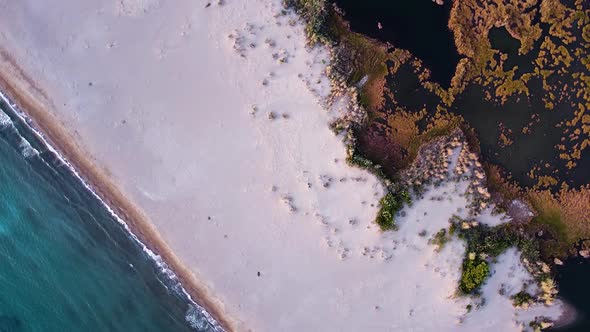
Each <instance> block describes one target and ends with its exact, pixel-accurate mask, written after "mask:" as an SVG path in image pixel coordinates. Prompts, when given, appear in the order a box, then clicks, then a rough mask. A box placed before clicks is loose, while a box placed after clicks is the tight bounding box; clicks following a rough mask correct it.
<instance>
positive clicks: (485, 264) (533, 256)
mask: <svg viewBox="0 0 590 332" xmlns="http://www.w3.org/2000/svg"><path fill="white" fill-rule="evenodd" d="M451 230H452V233H454V234H457V236H458V237H459V238H460V239H463V240H465V242H466V244H467V250H466V252H465V257H464V259H463V265H462V274H461V280H460V283H459V291H460V293H461V294H464V295H468V294H478V293H479V290H480V287H481V286H482V285H483V284H484V283H485V281H486V280H487V278H488V277H489V264H490V263H491V262H492V261H493V260H494V259H495V258H496V257H498V256H499V255H500V254H502V253H503V252H504V251H506V250H507V249H508V248H511V247H516V248H518V250H520V252H521V255H522V256H521V257H522V259H523V261H524V262H530V264H528V263H526V264H525V265H526V267H527V268H528V269H529V272H531V274H532V275H533V276H534V277H535V278H536V280H537V281H538V282H539V283H540V282H542V281H543V280H546V278H547V277H549V271H544V270H543V264H541V263H540V262H541V260H540V251H539V245H538V242H537V241H535V240H534V239H533V238H532V236H531V235H529V234H528V233H527V232H525V231H524V230H523V229H522V228H520V227H519V226H518V225H516V224H502V225H498V226H495V227H490V226H487V225H481V224H477V223H474V222H469V221H465V220H461V219H460V218H459V217H457V216H453V218H451V229H450V231H449V233H451Z"/></svg>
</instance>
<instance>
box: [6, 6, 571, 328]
mask: <svg viewBox="0 0 590 332" xmlns="http://www.w3.org/2000/svg"><path fill="white" fill-rule="evenodd" d="M220 3H221V4H220ZM0 18H1V19H0V47H1V48H2V50H3V61H0V72H1V73H2V75H1V76H2V77H3V79H4V80H6V81H11V82H12V84H15V86H20V87H23V88H24V87H26V86H27V84H33V83H31V82H34V85H36V87H37V90H36V91H32V92H31V93H32V95H31V96H32V98H40V99H45V98H46V99H45V102H43V104H44V106H45V107H46V109H47V111H48V112H51V114H52V115H54V116H55V118H57V119H58V120H59V122H60V123H61V125H62V127H63V128H64V129H65V131H66V132H67V134H68V135H69V137H70V139H71V141H72V142H74V143H75V144H76V145H77V146H78V147H80V148H81V149H82V150H84V151H86V152H87V153H88V158H89V160H91V161H92V162H93V163H94V164H95V165H97V166H98V168H99V170H101V172H102V173H104V174H106V175H107V176H108V177H109V178H110V179H112V180H113V181H114V182H115V183H117V184H118V187H119V189H120V190H121V191H122V192H123V193H124V194H125V196H126V197H127V198H128V200H129V201H130V202H131V203H132V204H134V205H135V206H137V207H138V208H139V209H140V210H141V211H143V213H145V215H146V216H147V217H148V218H149V221H150V222H152V223H153V225H155V228H156V229H157V231H158V232H159V234H160V235H161V237H162V239H163V240H164V241H165V242H166V243H167V244H168V246H169V247H170V248H171V249H172V251H173V252H174V253H175V254H176V255H177V257H178V258H179V259H180V261H181V262H182V263H183V264H184V265H185V266H186V267H187V268H188V269H190V271H192V272H193V273H194V274H195V275H196V279H197V280H198V282H199V283H200V285H202V286H203V287H204V288H206V289H207V290H208V292H205V293H206V295H205V293H202V295H203V296H208V297H211V301H210V303H208V305H207V304H206V305H205V306H206V307H208V308H212V309H216V310H215V312H214V314H215V315H217V317H218V318H219V316H220V315H223V316H224V317H226V318H227V319H228V321H229V322H228V323H227V324H226V327H227V328H229V329H234V330H236V331H248V330H252V331H410V330H413V331H433V330H436V331H459V330H464V331H518V330H519V324H521V323H526V322H528V321H530V320H532V319H533V318H534V317H535V316H538V315H543V316H547V317H552V318H556V317H557V316H559V314H560V303H559V302H557V303H556V305H554V306H552V307H546V306H534V307H532V308H530V309H529V310H523V309H515V308H513V307H512V303H511V300H510V299H509V296H510V295H512V294H515V293H517V292H519V291H520V290H521V286H522V284H523V282H524V281H526V280H530V279H531V277H530V275H529V274H528V273H527V272H526V270H525V269H524V268H523V266H522V264H521V263H520V260H519V254H518V253H517V252H516V251H515V250H509V251H508V252H506V253H504V254H502V255H501V256H500V257H499V258H498V262H497V263H496V264H493V265H492V270H493V271H494V273H493V275H492V277H491V278H490V279H489V282H488V283H487V284H486V285H485V286H484V288H483V297H484V298H485V299H486V301H485V302H486V303H485V305H483V306H481V307H480V308H476V307H477V306H476V305H475V304H476V303H478V301H479V300H477V299H470V298H461V297H457V296H456V295H455V291H456V287H457V284H458V278H459V276H460V266H461V261H462V258H463V255H464V246H463V243H462V242H461V241H459V240H454V241H452V242H451V243H449V244H447V246H445V248H444V249H443V250H442V251H441V252H436V251H435V247H434V246H433V245H431V244H428V239H429V238H430V237H431V236H432V235H433V234H434V233H436V232H437V231H438V230H440V229H441V228H444V227H448V226H449V222H448V220H449V218H450V217H451V216H452V215H453V214H457V215H462V214H463V215H464V214H465V213H467V212H466V211H467V209H465V206H466V205H467V204H468V202H467V198H465V197H464V196H463V195H462V194H463V193H464V192H465V189H466V186H467V184H468V183H467V182H454V181H447V182H444V183H443V185H441V186H440V187H437V188H431V189H430V190H428V191H427V192H426V194H425V197H424V198H423V199H421V200H417V201H415V203H414V204H413V206H412V207H411V208H407V209H405V210H404V214H405V216H399V217H398V218H397V223H398V225H399V230H398V231H397V232H386V233H381V232H380V231H379V230H378V227H377V226H376V225H374V224H373V223H372V220H373V219H374V216H375V213H376V211H377V203H378V200H379V199H380V197H381V196H382V194H383V188H382V186H381V185H380V183H379V181H378V180H377V179H376V178H375V177H374V176H372V175H370V174H369V173H367V172H365V171H362V170H359V169H355V168H351V167H349V166H347V164H346V163H345V158H346V151H345V147H344V145H343V143H342V141H341V138H340V137H337V136H335V135H334V134H333V133H332V132H331V131H330V130H329V128H328V124H329V122H330V121H331V120H333V119H335V118H336V117H338V116H342V115H343V113H344V111H345V108H346V107H344V106H343V105H345V103H344V102H340V103H337V105H339V106H333V107H326V98H327V97H328V95H329V94H330V85H329V81H328V79H327V78H326V77H325V74H324V71H325V68H326V66H327V64H328V63H329V54H328V51H327V50H326V49H324V48H320V47H318V48H315V49H313V50H310V49H308V48H306V45H305V38H304V34H303V26H302V25H301V23H300V22H299V21H298V20H297V18H296V17H295V16H294V15H293V14H292V13H287V14H285V13H284V12H283V8H282V7H281V2H280V0H226V1H217V0H216V1H211V4H210V6H209V5H208V2H207V1H201V0H192V1H188V0H178V1H160V0H143V1H140V0H117V1H114V0H92V1H77V0H63V1H59V2H57V3H56V2H42V1H36V0H20V1H8V0H0ZM8 58H12V59H14V60H15V61H16V62H17V65H18V66H20V67H21V68H22V69H23V71H24V73H25V74H26V75H27V76H28V77H30V78H31V81H29V82H26V80H24V79H23V78H22V77H21V79H19V77H18V75H7V73H11V71H10V70H14V64H11V63H10V62H8V61H7V60H8ZM16 99H18V98H16ZM25 111H26V109H25ZM32 115H33V114H32ZM33 116H34V115H33ZM35 119H37V120H38V117H35ZM44 121H50V119H45V120H44ZM38 122H39V123H38V125H39V126H40V127H41V128H44V127H47V126H48V124H47V123H42V122H43V121H39V120H38ZM54 136H55V135H54ZM54 139H55V137H54ZM58 145H59V144H58ZM64 153H65V154H66V156H67V155H68V151H64ZM69 153H71V152H69ZM453 162H455V163H456V160H455V161H453V160H451V165H453ZM450 169H451V170H452V166H451V167H450ZM83 173H84V172H83ZM94 184H95V185H96V186H99V187H100V185H101V184H100V183H94ZM108 191H109V190H108V189H105V190H104V192H105V195H107V196H108ZM115 201H116V200H115ZM484 215H485V216H484V219H485V220H482V222H485V223H487V224H491V225H495V224H498V223H501V222H503V221H504V220H502V219H501V218H502V216H493V215H491V213H489V211H487V212H486V213H485V214H484ZM132 217H133V216H132V215H131V216H129V218H132ZM424 230H425V231H426V235H425V236H420V235H419V233H421V232H423V231H424ZM196 288H199V287H196ZM500 288H504V289H505V290H506V293H505V294H504V295H500V294H499V293H498V291H499V289H500ZM470 303H473V305H474V309H473V310H472V311H471V312H470V313H467V309H466V307H467V305H468V304H470ZM230 325H231V326H230Z"/></svg>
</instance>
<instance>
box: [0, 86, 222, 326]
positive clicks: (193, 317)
mask: <svg viewBox="0 0 590 332" xmlns="http://www.w3.org/2000/svg"><path fill="white" fill-rule="evenodd" d="M0 99H1V100H3V101H4V102H5V103H6V104H7V105H8V107H9V108H10V110H11V111H12V112H14V114H16V115H17V116H18V117H19V118H20V119H21V120H23V122H24V123H25V124H26V125H27V127H28V128H29V129H30V130H31V131H32V132H33V133H34V134H35V135H36V136H37V138H39V139H40V140H41V142H43V144H44V145H45V146H46V147H47V149H48V150H49V151H50V152H51V153H52V154H53V155H54V156H55V157H57V158H58V159H59V161H60V162H61V163H62V164H64V165H65V166H66V167H67V168H68V169H69V170H70V171H71V172H72V174H73V175H74V176H75V177H76V178H77V179H78V180H79V181H80V183H82V185H83V186H84V187H85V188H86V189H87V190H89V191H90V193H92V195H93V196H94V197H95V198H96V199H97V200H98V201H100V203H101V204H102V206H103V207H104V208H105V209H106V210H107V211H108V212H109V214H110V215H111V216H113V218H114V219H115V220H117V222H118V223H119V224H121V225H122V226H123V228H125V230H126V231H127V234H129V236H130V237H131V239H133V240H134V241H136V243H138V244H139V245H140V247H141V248H142V250H143V251H144V252H145V253H146V254H147V255H148V256H149V257H150V258H151V259H152V260H153V261H154V262H155V263H156V266H157V267H158V269H159V271H160V272H161V273H162V275H164V276H165V277H166V278H167V279H168V282H169V283H171V284H172V285H174V286H173V290H174V291H176V292H177V293H178V294H179V295H182V296H184V297H186V298H187V300H188V301H189V302H190V304H189V306H188V309H187V311H186V315H185V319H186V321H187V322H188V323H189V325H190V326H191V327H193V328H197V329H203V328H200V326H204V327H206V326H207V324H209V325H210V326H211V328H212V330H213V331H215V332H222V331H224V330H223V328H222V327H221V326H220V325H219V323H217V321H215V319H214V318H213V316H211V314H210V313H209V312H207V311H206V310H205V309H204V308H203V307H201V306H200V305H199V304H197V302H195V300H194V299H193V298H192V297H191V295H190V294H189V293H188V292H187V291H186V289H185V288H184V287H183V286H182V284H181V282H180V280H179V279H178V276H177V275H176V274H175V273H174V271H172V269H171V268H170V266H169V265H168V264H167V263H166V262H165V261H164V260H163V259H162V257H161V256H160V255H158V254H156V253H155V252H154V251H153V250H151V249H150V248H148V247H147V246H146V245H145V244H144V243H143V242H141V240H140V239H139V238H138V237H137V235H135V234H134V233H133V232H132V231H131V229H130V228H129V225H128V224H127V223H126V222H125V221H124V220H123V218H121V217H120V216H119V215H118V214H117V213H116V212H115V211H114V210H113V208H111V207H110V206H109V205H108V204H107V203H106V202H105V201H104V200H103V199H102V198H101V197H100V196H99V195H98V194H97V193H96V191H95V190H94V189H93V188H92V186H91V185H90V184H89V183H88V182H87V181H86V180H85V179H84V178H83V177H82V176H81V175H80V173H78V171H77V170H76V169H75V168H74V166H73V165H72V164H71V163H70V162H69V161H67V159H66V158H65V157H64V156H63V155H62V154H61V153H59V152H58V151H57V149H55V148H54V147H53V146H52V145H51V144H50V143H49V141H48V139H46V138H45V136H44V135H43V133H41V132H40V131H39V130H37V128H35V127H34V126H33V125H32V123H33V122H32V121H31V119H30V118H29V117H28V116H27V115H26V114H25V113H24V112H23V111H21V110H20V109H19V108H18V106H17V105H16V104H14V103H12V102H11V101H10V99H8V97H7V96H6V95H5V94H4V93H3V92H2V91H0ZM8 125H13V126H14V123H13V122H12V120H11V119H10V117H9V116H8V115H7V114H6V113H4V112H3V111H1V110H0V126H8ZM23 141H25V142H26V144H28V146H29V147H30V148H31V149H33V150H35V151H36V152H37V153H38V151H37V150H36V149H34V148H33V147H31V145H30V143H29V142H27V141H26V140H24V139H23ZM22 144H23V143H22V141H21V146H22ZM23 154H24V149H23ZM25 157H26V156H25ZM160 282H161V283H162V285H163V286H164V287H166V288H167V289H170V288H169V285H167V284H166V282H165V281H162V280H160ZM198 314H201V315H202V316H203V317H204V319H205V321H206V323H204V321H203V320H199V318H198Z"/></svg>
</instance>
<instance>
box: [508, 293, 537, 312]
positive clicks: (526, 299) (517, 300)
mask: <svg viewBox="0 0 590 332" xmlns="http://www.w3.org/2000/svg"><path fill="white" fill-rule="evenodd" d="M510 298H511V299H512V305H514V306H515V307H517V308H518V307H523V306H527V305H529V304H531V303H533V302H534V299H533V297H532V296H531V295H530V294H529V293H527V292H525V291H523V290H522V291H520V292H518V293H516V294H514V295H512V296H511V297H510Z"/></svg>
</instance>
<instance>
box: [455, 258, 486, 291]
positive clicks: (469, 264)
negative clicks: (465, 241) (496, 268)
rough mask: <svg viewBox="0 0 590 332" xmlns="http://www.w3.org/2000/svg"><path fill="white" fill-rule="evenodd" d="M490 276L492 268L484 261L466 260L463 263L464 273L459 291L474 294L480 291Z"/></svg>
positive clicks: (476, 259)
mask: <svg viewBox="0 0 590 332" xmlns="http://www.w3.org/2000/svg"><path fill="white" fill-rule="evenodd" d="M489 274H490V267H489V266H488V263H487V262H486V261H484V260H481V259H478V258H477V257H476V258H475V259H469V258H466V259H465V260H464V261H463V273H462V275H461V282H460V284H459V290H460V291H461V292H462V293H463V294H473V293H475V292H477V291H478V290H479V288H480V287H481V285H483V283H484V282H485V281H486V279H487V277H488V275H489Z"/></svg>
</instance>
